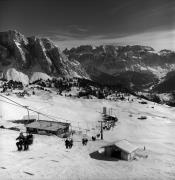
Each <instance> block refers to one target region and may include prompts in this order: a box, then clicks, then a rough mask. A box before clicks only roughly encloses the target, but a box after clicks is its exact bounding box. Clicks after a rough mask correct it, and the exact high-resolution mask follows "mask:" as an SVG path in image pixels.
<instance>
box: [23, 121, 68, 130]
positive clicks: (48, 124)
mask: <svg viewBox="0 0 175 180" xmlns="http://www.w3.org/2000/svg"><path fill="white" fill-rule="evenodd" d="M68 125H69V123H62V122H56V121H55V122H54V121H44V120H38V121H35V122H33V123H30V124H28V125H26V127H27V128H34V129H40V130H48V131H57V130H58V129H63V128H65V127H67V126H68Z"/></svg>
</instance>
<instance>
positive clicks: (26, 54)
mask: <svg viewBox="0 0 175 180" xmlns="http://www.w3.org/2000/svg"><path fill="white" fill-rule="evenodd" d="M0 71H1V74H3V76H4V77H5V78H7V79H8V80H10V79H14V80H16V79H21V78H19V77H17V76H18V75H17V74H19V75H20V76H23V77H25V79H27V78H26V76H27V77H28V80H30V78H31V77H32V75H33V74H34V73H35V72H40V74H43V73H45V74H47V75H49V76H64V77H70V76H71V77H72V76H78V77H84V78H89V77H88V75H87V73H86V72H85V70H84V69H83V68H82V67H81V65H80V63H78V62H76V61H72V62H70V61H69V60H68V59H67V57H66V56H65V55H64V54H63V53H62V52H61V51H60V50H59V48H58V47H56V46H55V45H54V44H53V43H52V42H51V41H50V40H49V39H46V38H38V37H28V38H26V37H24V35H22V34H21V33H19V32H17V31H7V32H0ZM9 72H10V73H9ZM14 72H15V73H14ZM22 74H23V75H22ZM35 74H36V73H35ZM14 76H15V77H16V78H14ZM39 78H42V77H39ZM25 82H26V83H28V82H27V81H25Z"/></svg>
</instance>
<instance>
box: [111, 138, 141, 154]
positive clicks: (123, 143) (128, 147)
mask: <svg viewBox="0 0 175 180" xmlns="http://www.w3.org/2000/svg"><path fill="white" fill-rule="evenodd" d="M114 145H115V146H116V147H118V148H120V149H121V150H123V151H125V152H127V153H132V152H133V151H135V150H136V149H138V147H137V146H135V145H133V144H131V143H130V142H129V141H127V140H125V139H123V140H120V141H117V142H115V143H114Z"/></svg>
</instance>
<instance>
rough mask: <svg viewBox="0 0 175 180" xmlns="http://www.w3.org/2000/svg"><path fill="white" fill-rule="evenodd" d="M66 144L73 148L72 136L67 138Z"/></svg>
mask: <svg viewBox="0 0 175 180" xmlns="http://www.w3.org/2000/svg"><path fill="white" fill-rule="evenodd" d="M65 146H66V149H71V148H72V146H73V139H72V138H67V139H66V140H65Z"/></svg>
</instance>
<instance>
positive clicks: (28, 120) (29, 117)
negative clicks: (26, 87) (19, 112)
mask: <svg viewBox="0 0 175 180" xmlns="http://www.w3.org/2000/svg"><path fill="white" fill-rule="evenodd" d="M24 107H25V108H26V109H27V113H28V123H29V119H30V116H29V107H28V106H24Z"/></svg>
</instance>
